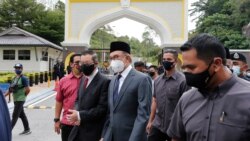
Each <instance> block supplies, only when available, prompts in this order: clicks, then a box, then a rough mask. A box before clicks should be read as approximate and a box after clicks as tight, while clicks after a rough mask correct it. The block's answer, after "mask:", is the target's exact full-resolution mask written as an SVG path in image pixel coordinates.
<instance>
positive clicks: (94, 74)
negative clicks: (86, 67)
mask: <svg viewBox="0 0 250 141" xmlns="http://www.w3.org/2000/svg"><path fill="white" fill-rule="evenodd" d="M97 73H98V68H96V69H95V70H94V72H93V73H92V74H91V75H90V76H86V77H87V78H88V81H89V82H90V81H91V80H93V79H94V77H95V76H96V74H97Z"/></svg>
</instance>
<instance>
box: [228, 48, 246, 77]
mask: <svg viewBox="0 0 250 141" xmlns="http://www.w3.org/2000/svg"><path fill="white" fill-rule="evenodd" d="M231 59H232V61H233V67H232V69H233V72H234V74H236V75H237V76H239V77H240V78H243V79H245V80H247V81H250V79H249V78H248V77H246V71H247V69H248V65H247V59H246V57H245V56H244V55H243V54H241V53H238V52H235V53H233V54H231Z"/></svg>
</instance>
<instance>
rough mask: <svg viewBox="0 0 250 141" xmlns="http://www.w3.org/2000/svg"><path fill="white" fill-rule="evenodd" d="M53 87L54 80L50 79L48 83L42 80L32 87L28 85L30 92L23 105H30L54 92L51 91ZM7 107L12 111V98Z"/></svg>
mask: <svg viewBox="0 0 250 141" xmlns="http://www.w3.org/2000/svg"><path fill="white" fill-rule="evenodd" d="M54 88H55V81H51V82H50V84H48V82H44V83H40V84H38V85H33V86H32V87H30V94H29V95H28V96H27V99H26V102H25V104H24V106H27V105H30V104H32V103H34V102H35V101H38V100H40V99H43V98H45V97H47V96H49V95H51V94H53V93H54V92H55V91H53V90H54ZM8 99H9V97H6V101H8ZM8 107H9V110H10V112H11V113H12V110H13V108H14V103H13V98H11V102H9V103H8Z"/></svg>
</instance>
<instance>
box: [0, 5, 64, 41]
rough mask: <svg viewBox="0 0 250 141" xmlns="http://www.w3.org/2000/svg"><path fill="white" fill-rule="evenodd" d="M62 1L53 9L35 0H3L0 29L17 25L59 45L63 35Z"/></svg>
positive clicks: (0, 8) (0, 12)
mask: <svg viewBox="0 0 250 141" xmlns="http://www.w3.org/2000/svg"><path fill="white" fill-rule="evenodd" d="M64 8H65V6H64V3H62V2H60V1H59V2H58V3H57V4H56V9H55V10H53V11H52V10H50V9H46V8H45V7H44V5H42V4H39V3H37V2H36V1H35V0H5V1H4V2H3V3H2V4H1V5H0V31H1V30H5V29H7V28H10V27H12V26H17V27H20V28H22V29H25V30H27V31H29V32H31V33H34V34H36V35H38V36H41V37H43V38H45V39H47V40H49V41H51V42H54V43H56V44H58V45H60V42H62V41H63V37H64Z"/></svg>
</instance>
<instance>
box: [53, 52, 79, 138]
mask: <svg viewBox="0 0 250 141" xmlns="http://www.w3.org/2000/svg"><path fill="white" fill-rule="evenodd" d="M80 57H81V55H80V54H73V55H72V56H71V57H70V66H71V68H72V72H71V73H70V74H69V75H67V76H65V77H63V78H62V79H61V80H60V81H59V87H58V89H57V95H56V106H55V107H56V108H55V118H54V122H55V124H54V129H55V132H56V133H57V134H60V132H61V139H62V141H68V136H69V134H70V132H71V130H72V128H73V127H74V125H75V124H77V123H72V122H68V121H67V119H66V115H67V114H68V113H69V109H73V108H74V105H75V100H76V97H77V91H78V89H79V86H80V80H81V77H82V73H81V71H80V65H79V62H80ZM62 111H63V114H62V119H61V120H60V117H61V113H62Z"/></svg>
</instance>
